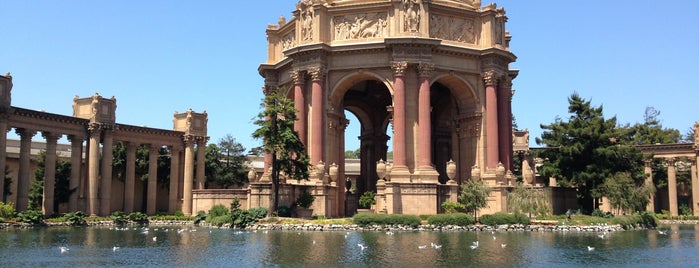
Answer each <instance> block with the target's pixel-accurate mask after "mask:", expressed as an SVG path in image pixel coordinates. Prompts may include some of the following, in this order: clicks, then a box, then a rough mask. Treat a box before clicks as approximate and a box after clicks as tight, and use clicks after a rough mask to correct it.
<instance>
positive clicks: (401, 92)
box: [391, 61, 408, 168]
mask: <svg viewBox="0 0 699 268" xmlns="http://www.w3.org/2000/svg"><path fill="white" fill-rule="evenodd" d="M391 68H392V69H393V74H394V80H393V167H394V168H395V167H406V166H407V165H406V162H405V159H406V157H405V77H404V76H403V75H404V72H405V69H407V68H408V63H407V62H404V61H403V62H394V63H393V64H392V66H391Z"/></svg>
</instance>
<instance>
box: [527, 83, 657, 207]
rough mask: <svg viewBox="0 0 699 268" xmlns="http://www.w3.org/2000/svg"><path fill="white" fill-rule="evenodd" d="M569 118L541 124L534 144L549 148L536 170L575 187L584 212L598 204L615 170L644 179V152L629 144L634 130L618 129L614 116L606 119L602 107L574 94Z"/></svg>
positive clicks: (569, 108) (569, 101) (562, 183)
mask: <svg viewBox="0 0 699 268" xmlns="http://www.w3.org/2000/svg"><path fill="white" fill-rule="evenodd" d="M568 103H569V106H568V112H569V113H570V114H571V115H570V117H569V118H568V121H567V122H566V121H563V120H561V119H560V118H557V119H556V121H555V122H554V123H551V124H549V125H543V124H542V125H541V128H542V129H543V130H544V132H543V133H542V134H541V138H536V143H537V144H546V145H547V147H549V148H555V149H551V150H546V151H544V152H542V153H541V155H540V156H542V157H543V158H544V159H548V161H545V162H544V164H543V166H542V167H541V168H540V169H539V173H540V174H541V175H542V176H543V177H555V178H556V179H557V180H558V181H559V182H560V183H561V185H563V186H574V187H577V189H578V202H579V203H580V205H581V207H582V208H583V210H584V211H586V212H591V211H592V210H593V209H595V208H597V207H598V206H599V203H598V199H599V198H600V197H602V194H603V192H602V191H601V189H600V187H601V185H602V183H604V181H605V179H607V178H609V177H612V176H613V175H614V174H616V173H617V172H629V174H630V175H631V176H632V178H634V180H639V179H640V180H643V179H645V174H644V172H643V155H642V153H641V152H640V151H639V150H638V149H636V148H635V147H634V146H633V145H631V140H632V137H633V132H632V131H630V130H629V129H627V128H618V127H617V120H616V117H612V118H610V119H605V118H604V116H603V113H602V106H599V107H592V105H591V104H590V101H587V100H585V99H583V98H581V97H580V96H579V95H578V94H577V93H573V94H572V95H571V96H570V97H569V98H568Z"/></svg>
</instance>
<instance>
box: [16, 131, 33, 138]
mask: <svg viewBox="0 0 699 268" xmlns="http://www.w3.org/2000/svg"><path fill="white" fill-rule="evenodd" d="M15 133H16V134H17V135H19V137H20V138H22V139H31V138H32V137H34V135H36V130H33V129H27V128H15Z"/></svg>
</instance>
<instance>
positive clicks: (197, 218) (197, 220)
mask: <svg viewBox="0 0 699 268" xmlns="http://www.w3.org/2000/svg"><path fill="white" fill-rule="evenodd" d="M203 220H206V212H204V211H203V210H200V211H199V212H198V213H197V215H195V216H194V224H199V223H200V222H201V221H203Z"/></svg>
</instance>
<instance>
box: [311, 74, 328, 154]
mask: <svg viewBox="0 0 699 268" xmlns="http://www.w3.org/2000/svg"><path fill="white" fill-rule="evenodd" d="M308 72H309V74H310V75H311V80H312V81H313V84H312V85H311V144H310V148H311V154H310V158H311V159H310V160H311V165H317V164H318V162H320V161H322V160H323V158H324V157H323V129H324V126H325V125H324V124H323V111H324V110H325V109H324V108H323V106H324V105H323V104H324V101H323V72H324V70H323V68H321V67H313V68H311V69H309V70H308Z"/></svg>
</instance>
